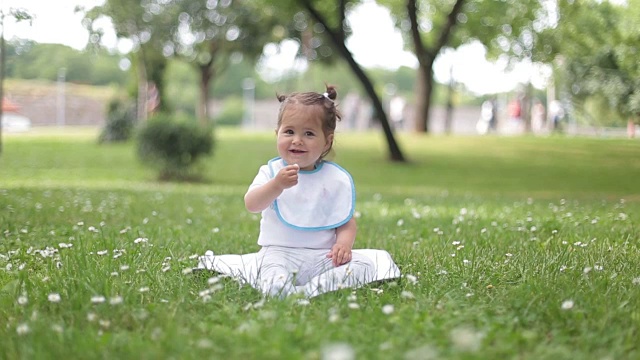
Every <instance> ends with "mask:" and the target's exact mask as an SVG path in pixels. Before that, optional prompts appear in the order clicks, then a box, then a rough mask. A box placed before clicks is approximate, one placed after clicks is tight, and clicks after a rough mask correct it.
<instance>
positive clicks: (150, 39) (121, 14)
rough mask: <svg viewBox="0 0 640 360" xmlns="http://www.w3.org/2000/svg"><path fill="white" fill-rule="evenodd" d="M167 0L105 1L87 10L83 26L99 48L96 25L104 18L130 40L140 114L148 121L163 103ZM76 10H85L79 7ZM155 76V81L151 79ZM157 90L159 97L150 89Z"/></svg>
mask: <svg viewBox="0 0 640 360" xmlns="http://www.w3.org/2000/svg"><path fill="white" fill-rule="evenodd" d="M164 3H165V1H148V0H138V1H132V0H106V1H105V3H104V4H103V5H101V6H96V7H94V8H92V9H90V10H88V11H86V12H85V13H84V16H85V18H84V19H83V24H84V26H85V27H86V28H87V29H88V30H89V32H90V34H91V35H90V36H89V45H90V47H99V46H100V42H101V40H102V35H103V32H102V29H101V28H99V27H97V26H96V25H95V23H96V21H97V20H98V19H101V18H103V17H106V18H109V19H111V22H112V23H113V27H114V29H115V31H116V36H117V37H118V38H120V39H128V40H130V41H131V42H132V45H133V48H132V50H131V53H130V55H131V56H132V60H133V61H132V63H133V64H134V68H135V70H136V74H137V78H138V87H137V98H138V100H137V106H136V108H137V117H138V120H146V119H147V115H148V112H149V110H152V108H156V107H157V106H159V107H162V106H164V103H165V102H163V101H161V97H162V96H163V93H164V91H163V84H164V83H163V78H162V71H163V69H164V66H166V59H165V58H164V56H162V52H161V49H162V46H161V45H162V43H163V40H164V38H165V34H166V29H167V28H168V27H169V26H170V25H169V22H170V21H171V20H172V14H171V13H169V12H167V11H165V7H164V6H163V4H164ZM76 11H84V9H81V8H76ZM149 79H152V81H149ZM153 89H157V96H158V97H160V98H156V97H154V96H151V97H149V94H150V90H153Z"/></svg>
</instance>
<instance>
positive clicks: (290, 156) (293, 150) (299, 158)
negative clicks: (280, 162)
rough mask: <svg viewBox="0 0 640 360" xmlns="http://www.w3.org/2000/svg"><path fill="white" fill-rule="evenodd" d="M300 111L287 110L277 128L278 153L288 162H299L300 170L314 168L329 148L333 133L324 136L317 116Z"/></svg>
mask: <svg viewBox="0 0 640 360" xmlns="http://www.w3.org/2000/svg"><path fill="white" fill-rule="evenodd" d="M301 115H302V114H301V113H300V112H298V111H285V112H284V114H283V116H282V123H281V124H280V128H278V130H277V134H278V153H279V154H280V157H282V158H283V159H284V161H285V162H286V163H287V164H298V166H300V170H313V169H314V168H315V164H316V162H317V161H318V159H320V156H321V155H322V153H323V152H325V151H326V150H328V149H329V147H330V146H331V141H333V134H331V135H329V136H324V132H323V131H322V126H321V120H320V119H319V118H318V117H317V116H308V115H307V116H301Z"/></svg>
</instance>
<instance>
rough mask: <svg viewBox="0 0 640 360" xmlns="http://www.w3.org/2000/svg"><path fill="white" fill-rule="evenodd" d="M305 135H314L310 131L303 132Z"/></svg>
mask: <svg viewBox="0 0 640 360" xmlns="http://www.w3.org/2000/svg"><path fill="white" fill-rule="evenodd" d="M304 134H305V135H306V136H315V134H314V133H313V132H311V131H307V132H306V133H304Z"/></svg>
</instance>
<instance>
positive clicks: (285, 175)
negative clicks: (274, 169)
mask: <svg viewBox="0 0 640 360" xmlns="http://www.w3.org/2000/svg"><path fill="white" fill-rule="evenodd" d="M298 171H300V166H299V165H298V164H291V165H287V166H285V167H284V168H282V169H280V171H278V174H277V175H276V177H275V178H274V180H275V181H276V183H277V184H278V186H279V187H280V188H281V189H283V190H284V189H288V188H290V187H293V186H295V185H297V184H298Z"/></svg>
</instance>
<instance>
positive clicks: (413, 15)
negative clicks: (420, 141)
mask: <svg viewBox="0 0 640 360" xmlns="http://www.w3.org/2000/svg"><path fill="white" fill-rule="evenodd" d="M464 4H465V0H456V2H455V3H454V4H453V6H452V8H451V11H450V12H449V14H448V15H447V22H446V23H445V24H444V26H443V28H442V32H441V33H440V34H439V36H438V37H437V40H436V42H435V44H434V45H433V46H432V47H431V48H427V46H426V45H425V44H424V42H423V40H422V35H421V31H420V24H419V21H418V12H419V10H418V4H417V0H407V4H406V8H407V16H408V17H409V22H410V23H411V28H410V31H411V40H412V42H413V48H414V53H415V55H416V57H417V58H418V64H419V65H418V84H417V91H416V95H417V99H416V112H415V119H414V124H415V129H416V131H417V132H429V110H430V108H431V97H432V93H433V63H434V61H435V59H436V56H438V54H439V53H440V50H442V48H443V47H444V46H445V45H446V44H447V42H448V41H449V37H450V36H451V32H452V30H453V27H454V26H455V25H456V21H457V20H456V19H457V17H458V14H460V12H461V11H462V7H463V6H464Z"/></svg>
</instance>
